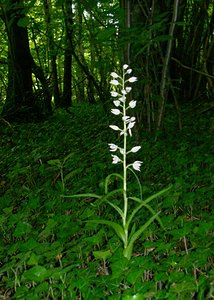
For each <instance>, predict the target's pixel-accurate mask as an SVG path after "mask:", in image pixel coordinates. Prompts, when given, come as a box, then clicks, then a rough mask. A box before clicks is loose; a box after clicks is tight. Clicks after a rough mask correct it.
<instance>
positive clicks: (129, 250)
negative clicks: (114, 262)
mask: <svg viewBox="0 0 214 300" xmlns="http://www.w3.org/2000/svg"><path fill="white" fill-rule="evenodd" d="M159 214H160V212H158V213H156V214H155V215H154V216H152V217H151V218H150V219H149V220H148V221H147V222H146V223H145V224H144V225H143V226H141V227H140V229H138V230H137V231H136V232H135V233H134V234H133V235H132V237H131V239H130V241H129V243H128V246H127V247H126V248H125V249H124V251H123V255H124V256H125V257H126V258H127V259H128V260H130V258H131V255H132V249H133V245H134V242H135V241H136V240H137V239H138V238H139V237H140V235H141V234H142V233H143V232H144V231H145V230H146V228H147V227H148V226H149V225H150V224H151V223H152V222H153V221H154V219H155V218H156V217H157V216H158V215H159Z"/></svg>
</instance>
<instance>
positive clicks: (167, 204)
mask: <svg viewBox="0 0 214 300" xmlns="http://www.w3.org/2000/svg"><path fill="white" fill-rule="evenodd" d="M71 112H72V115H70V114H67V113H65V112H64V111H58V112H57V113H56V114H55V115H53V116H52V117H51V118H50V119H49V120H47V121H45V122H43V123H36V124H34V123H31V124H11V125H9V124H6V123H4V122H2V123H1V124H0V135H1V139H0V198H1V200H0V235H1V239H0V299H27V300H34V299H86V300H90V299H115V300H116V299H123V300H130V299H135V300H137V299H141V300H142V299H170V300H173V299H176V300H177V299H213V298H214V277H213V276H214V269H213V265H214V257H213V253H214V247H213V241H214V238H213V205H212V204H213V194H214V173H213V170H214V160H213V154H214V151H213V129H212V128H211V122H210V120H211V114H210V115H209V112H208V113H206V114H201V115H194V116H193V115H191V114H190V113H189V111H188V110H186V111H185V112H184V116H185V118H184V124H183V129H182V130H181V131H178V130H177V129H176V122H175V121H174V119H173V118H174V117H173V116H171V117H166V119H165V123H164V128H165V129H164V130H163V131H161V132H160V133H159V135H158V139H157V140H156V141H155V139H154V136H153V135H152V134H149V133H148V132H146V130H144V129H143V128H142V130H141V131H140V133H138V132H134V134H133V138H132V139H133V141H131V143H133V144H134V145H138V144H139V141H140V145H141V146H142V148H141V150H140V151H139V152H138V153H137V154H136V157H137V159H139V160H141V161H143V164H142V167H141V169H142V170H141V172H140V173H138V175H139V179H140V181H141V183H142V186H141V188H142V194H143V198H144V199H146V198H147V197H149V196H151V195H153V194H154V193H156V192H158V191H160V190H161V189H163V188H165V187H168V186H170V185H172V187H171V189H170V190H169V191H168V192H167V193H166V194H164V195H163V196H162V197H159V198H157V199H154V200H152V201H151V202H150V205H151V207H152V208H153V209H154V210H155V211H160V212H161V213H160V215H159V217H160V219H161V221H162V223H163V225H164V228H161V227H160V226H159V224H158V223H157V222H153V223H152V224H151V225H150V226H149V227H147V228H146V230H145V231H144V232H143V234H142V236H141V237H140V238H139V239H138V240H137V241H136V243H135V244H134V251H133V255H132V257H131V259H130V260H127V259H126V258H124V257H123V251H122V245H121V243H120V241H119V239H118V237H117V236H116V235H115V233H114V231H113V230H112V229H111V228H109V227H107V226H105V225H98V224H96V223H91V222H87V221H88V220H90V219H96V220H98V219H101V218H102V219H108V220H113V221H118V217H117V214H116V213H115V211H114V209H113V208H112V207H111V206H109V205H108V204H107V203H106V202H101V203H100V204H99V205H95V204H96V202H95V199H94V198H93V197H92V196H90V193H96V194H98V195H101V194H103V193H104V191H103V190H104V181H105V178H106V176H108V174H111V173H114V172H116V173H120V171H121V166H120V165H113V164H112V161H111V154H110V152H109V146H108V143H116V144H117V143H119V137H118V136H116V135H115V132H113V131H112V130H111V129H109V125H110V124H115V123H114V121H115V120H114V117H112V116H110V115H109V116H108V115H107V114H106V113H104V111H103V110H102V108H101V107H100V106H97V105H94V106H87V105H77V106H74V107H73V108H72V109H71ZM109 118H111V119H112V120H111V121H109ZM111 122H112V123H111ZM128 184H129V185H128V188H129V191H130V193H131V194H132V195H137V194H138V189H137V183H136V179H135V178H133V177H132V176H131V175H129V176H128ZM110 188H112V189H115V188H120V182H118V180H112V181H111V184H110ZM81 193H88V196H87V197H86V196H85V197H82V198H80V197H77V198H72V197H70V196H72V195H75V194H81ZM111 201H114V203H116V204H118V205H120V203H121V199H120V198H119V196H118V195H117V196H116V195H113V199H111ZM130 209H132V206H131V205H130ZM150 214H151V212H150V211H148V210H147V209H146V207H145V209H143V210H141V211H140V213H138V214H137V215H136V218H135V219H134V224H135V226H136V227H138V226H140V225H141V224H143V223H145V222H146V220H147V219H148V218H149V217H150ZM118 222H119V221H118Z"/></svg>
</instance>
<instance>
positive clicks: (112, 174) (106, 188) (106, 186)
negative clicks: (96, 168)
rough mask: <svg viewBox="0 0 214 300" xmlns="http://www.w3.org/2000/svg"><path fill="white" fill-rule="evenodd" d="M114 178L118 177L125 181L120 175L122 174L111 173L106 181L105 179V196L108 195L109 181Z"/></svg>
mask: <svg viewBox="0 0 214 300" xmlns="http://www.w3.org/2000/svg"><path fill="white" fill-rule="evenodd" d="M113 176H115V177H118V178H120V179H121V180H123V176H122V175H120V174H118V173H111V174H109V175H108V176H107V177H106V179H105V194H108V185H109V181H110V179H111V177H113Z"/></svg>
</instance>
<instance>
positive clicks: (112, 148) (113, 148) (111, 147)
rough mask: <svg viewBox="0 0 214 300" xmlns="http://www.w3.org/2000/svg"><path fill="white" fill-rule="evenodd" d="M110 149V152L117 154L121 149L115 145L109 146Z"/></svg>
mask: <svg viewBox="0 0 214 300" xmlns="http://www.w3.org/2000/svg"><path fill="white" fill-rule="evenodd" d="M109 147H110V151H112V152H115V151H117V149H118V148H119V147H118V146H117V145H115V144H109Z"/></svg>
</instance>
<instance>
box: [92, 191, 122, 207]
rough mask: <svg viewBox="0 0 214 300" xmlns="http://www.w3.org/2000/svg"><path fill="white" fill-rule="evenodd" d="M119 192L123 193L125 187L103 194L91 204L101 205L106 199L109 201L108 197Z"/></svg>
mask: <svg viewBox="0 0 214 300" xmlns="http://www.w3.org/2000/svg"><path fill="white" fill-rule="evenodd" d="M117 193H123V189H117V190H113V191H111V192H110V193H108V194H107V195H102V196H101V197H100V199H99V200H96V201H95V202H94V203H93V204H91V205H92V206H95V207H97V206H99V205H101V204H102V203H103V202H104V201H108V198H111V197H113V196H114V194H117Z"/></svg>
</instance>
